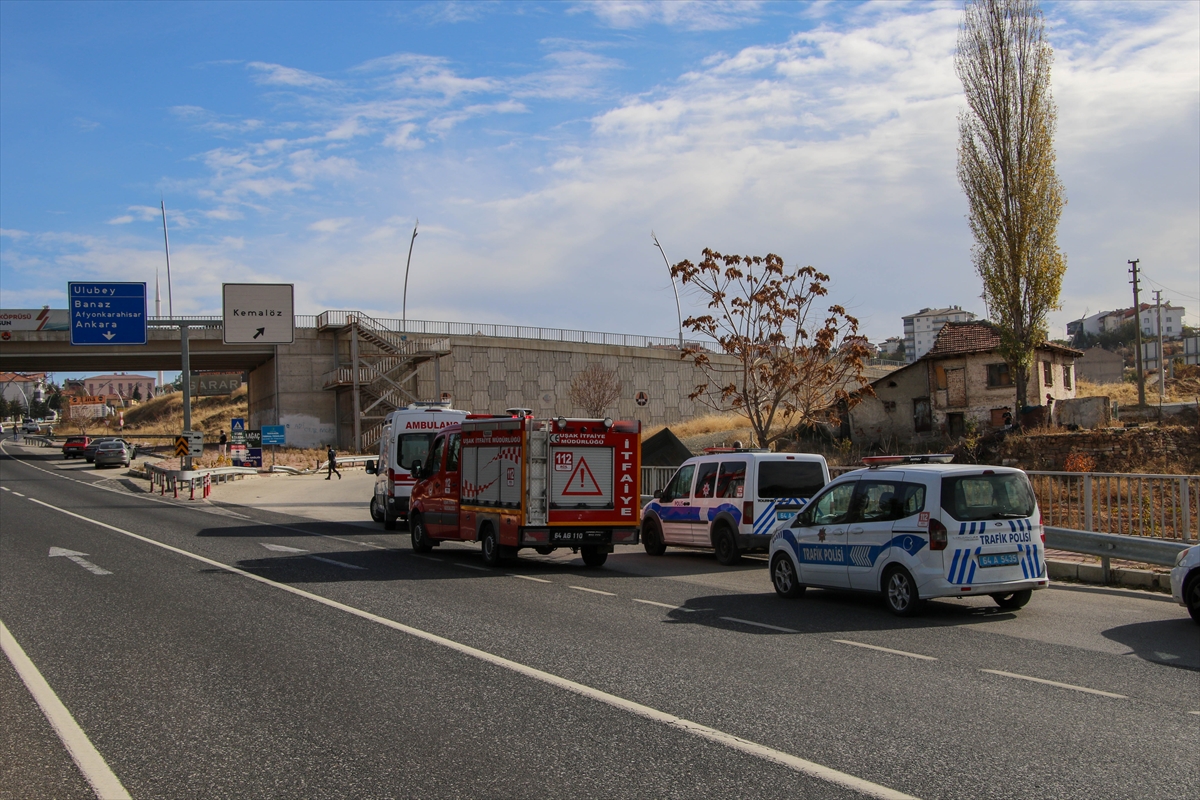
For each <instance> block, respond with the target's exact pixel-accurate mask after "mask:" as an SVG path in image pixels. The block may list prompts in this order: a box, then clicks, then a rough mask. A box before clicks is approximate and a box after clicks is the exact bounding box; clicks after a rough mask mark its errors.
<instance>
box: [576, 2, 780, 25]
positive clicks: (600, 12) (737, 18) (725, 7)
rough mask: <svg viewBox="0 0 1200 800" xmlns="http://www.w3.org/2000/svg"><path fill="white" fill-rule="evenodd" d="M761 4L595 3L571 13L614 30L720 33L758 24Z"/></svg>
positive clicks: (577, 7)
mask: <svg viewBox="0 0 1200 800" xmlns="http://www.w3.org/2000/svg"><path fill="white" fill-rule="evenodd" d="M761 7H762V3H759V2H755V1H754V0H595V1H594V2H586V3H578V4H577V5H576V6H575V8H574V9H573V11H574V12H575V13H579V12H582V11H586V12H589V13H591V14H594V15H595V16H596V18H597V19H599V20H600V21H601V22H602V23H604V24H605V25H609V26H611V27H613V28H641V27H645V26H647V25H652V24H659V25H665V26H667V27H670V28H682V29H683V30H693V31H719V30H729V29H732V28H740V27H743V26H745V25H749V24H752V23H754V22H757V21H758V19H759V14H758V13H757V12H758V11H759V9H760V8H761Z"/></svg>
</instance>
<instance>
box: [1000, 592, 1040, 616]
mask: <svg viewBox="0 0 1200 800" xmlns="http://www.w3.org/2000/svg"><path fill="white" fill-rule="evenodd" d="M1031 597H1033V589H1024V590H1022V591H1020V592H1008V593H1006V594H994V595H992V599H993V600H995V601H996V605H998V606H1000V607H1001V608H1007V609H1010V610H1012V611H1016V610H1017V609H1018V608H1024V607H1025V604H1026V603H1028V602H1029V598H1031Z"/></svg>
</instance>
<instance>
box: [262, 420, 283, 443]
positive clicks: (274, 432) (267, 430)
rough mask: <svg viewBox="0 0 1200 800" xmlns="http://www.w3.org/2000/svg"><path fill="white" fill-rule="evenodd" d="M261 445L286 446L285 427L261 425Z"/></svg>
mask: <svg viewBox="0 0 1200 800" xmlns="http://www.w3.org/2000/svg"><path fill="white" fill-rule="evenodd" d="M262 443H263V445H264V446H266V445H269V444H287V426H285V425H263V426H262Z"/></svg>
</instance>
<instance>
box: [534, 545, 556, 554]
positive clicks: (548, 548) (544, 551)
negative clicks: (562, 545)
mask: <svg viewBox="0 0 1200 800" xmlns="http://www.w3.org/2000/svg"><path fill="white" fill-rule="evenodd" d="M533 552H535V553H537V554H538V555H539V556H548V555H550V554H551V553H553V552H554V548H553V547H551V546H550V545H544V546H541V547H535V548H533Z"/></svg>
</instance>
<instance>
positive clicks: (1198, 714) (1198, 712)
mask: <svg viewBox="0 0 1200 800" xmlns="http://www.w3.org/2000/svg"><path fill="white" fill-rule="evenodd" d="M1188 713H1189V714H1195V715H1196V716H1200V711H1189V712H1188Z"/></svg>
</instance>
